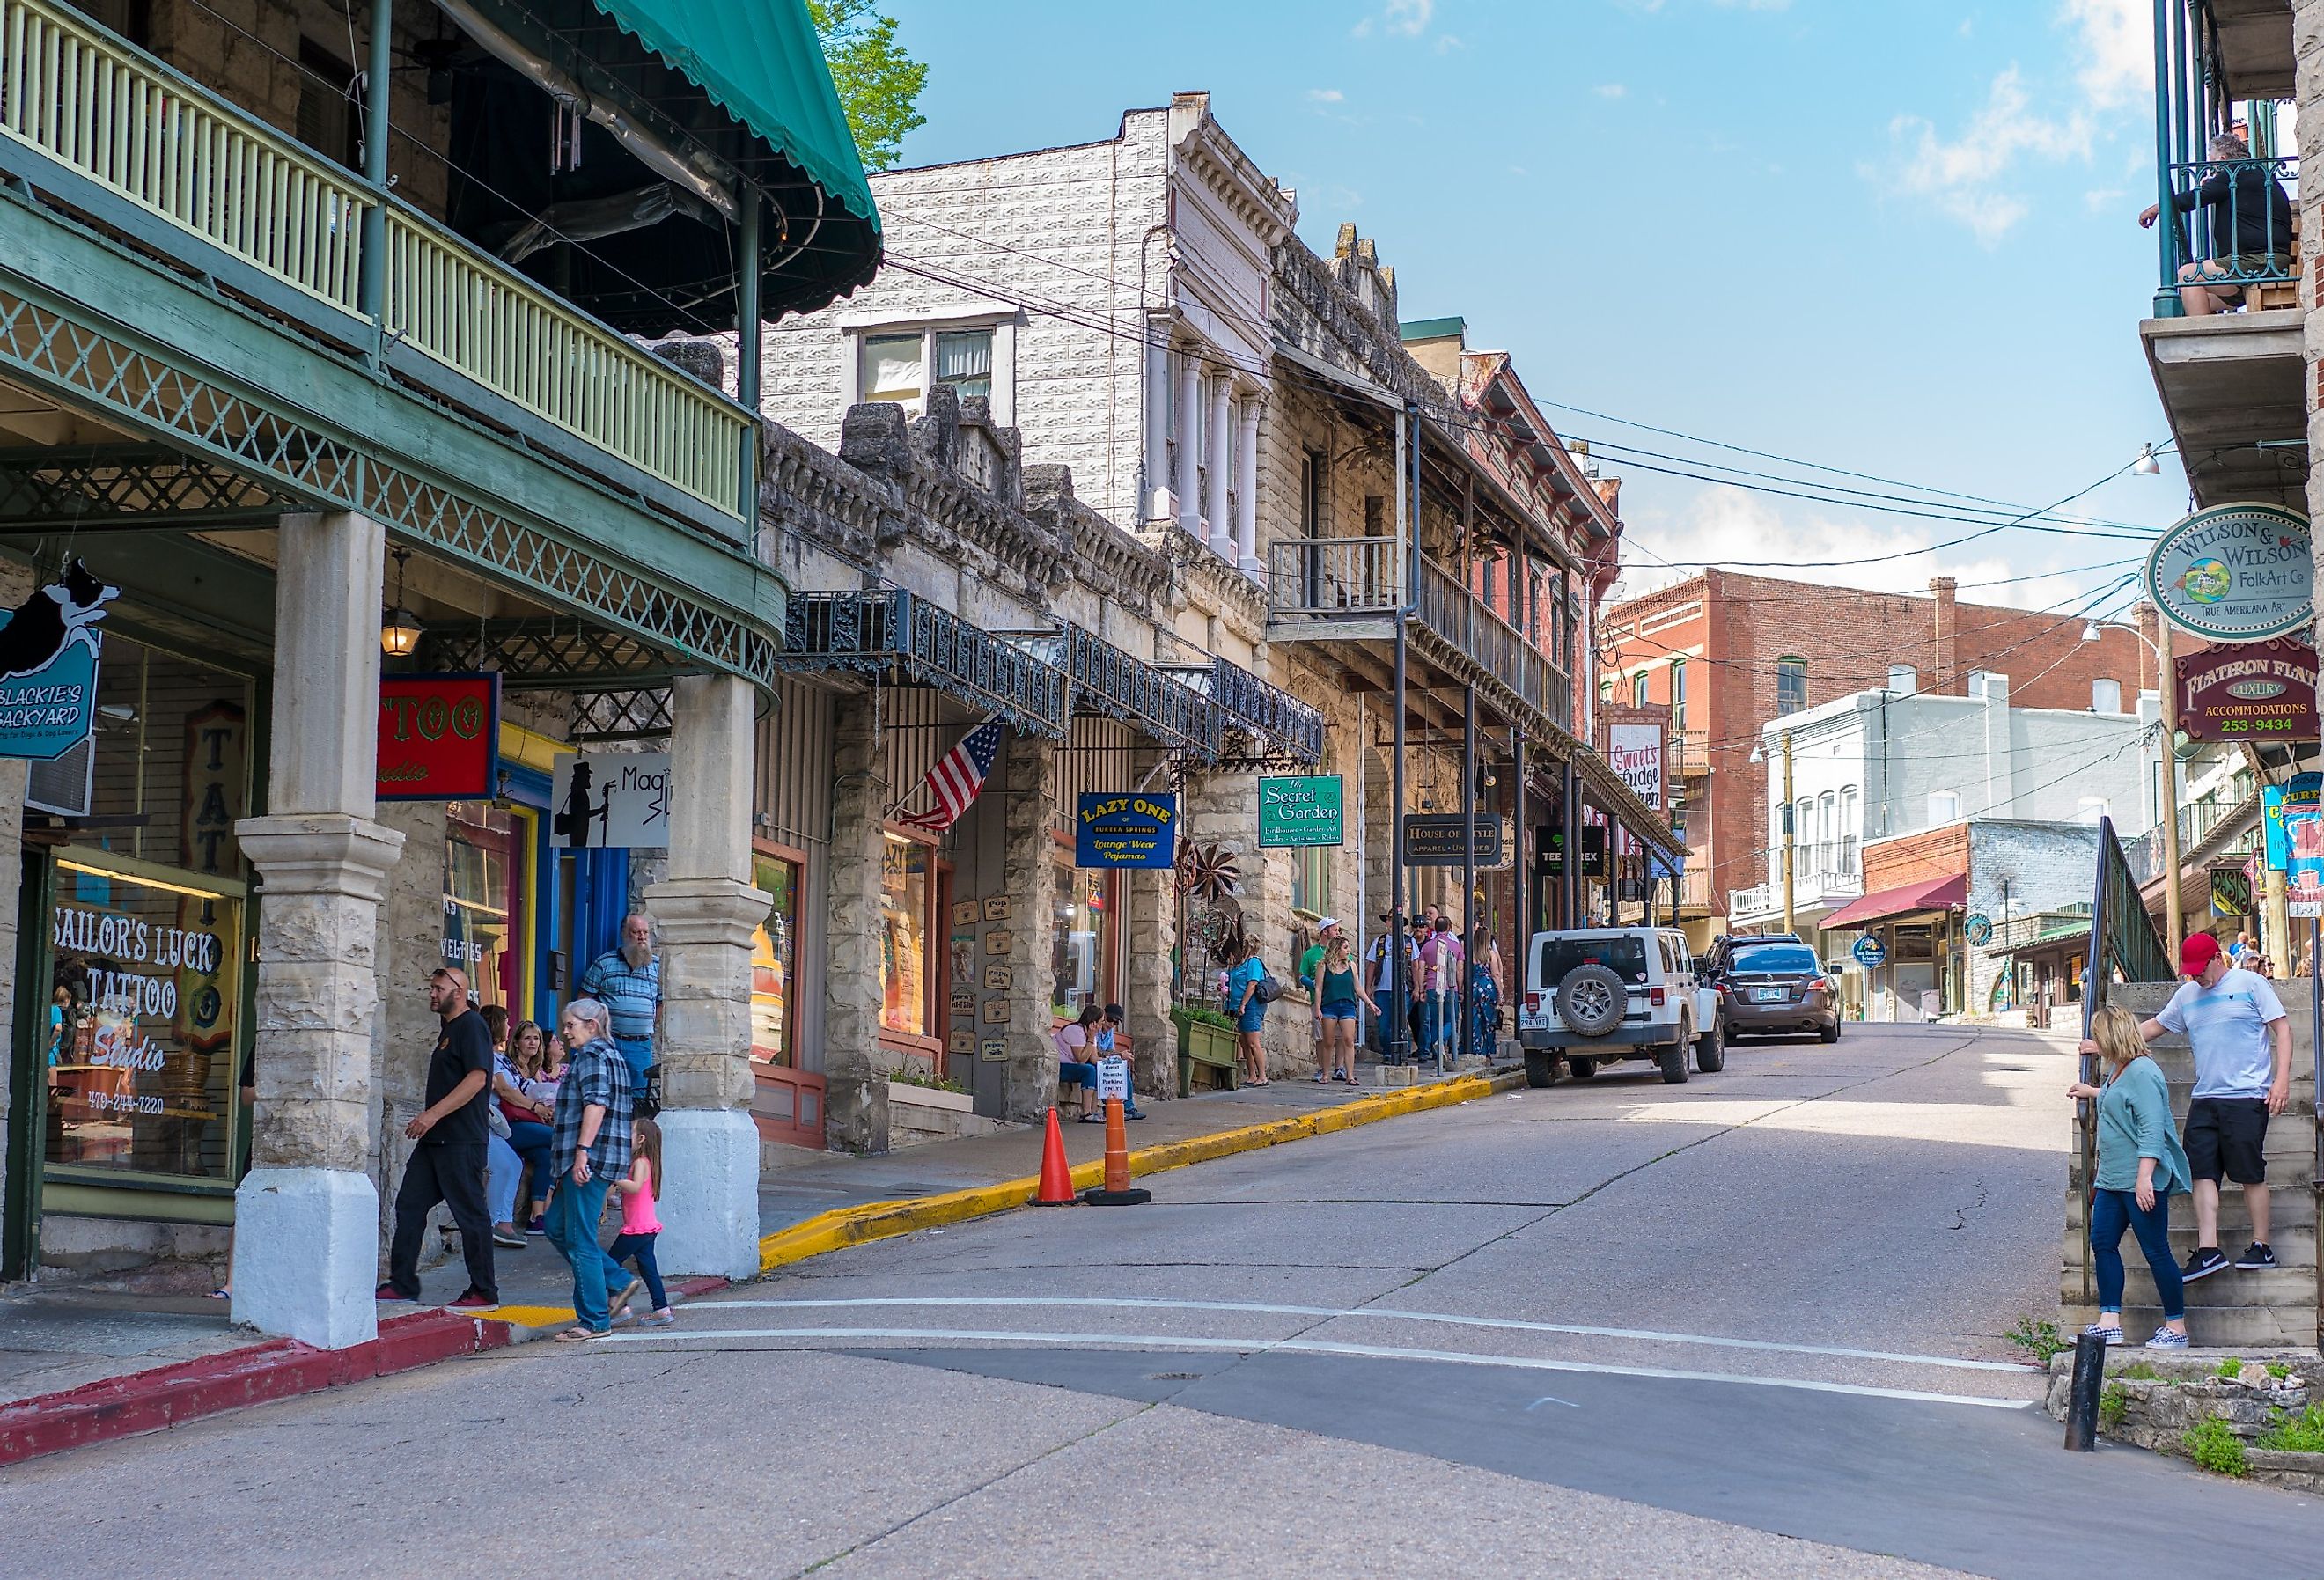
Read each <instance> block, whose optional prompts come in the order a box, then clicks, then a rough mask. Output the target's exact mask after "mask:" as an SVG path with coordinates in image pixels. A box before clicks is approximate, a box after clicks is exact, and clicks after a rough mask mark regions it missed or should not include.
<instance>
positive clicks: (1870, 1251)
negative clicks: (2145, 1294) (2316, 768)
mask: <svg viewBox="0 0 2324 1580" xmlns="http://www.w3.org/2000/svg"><path fill="white" fill-rule="evenodd" d="M2070 1063H2071V1060H2070V1056H2069V1055H2068V1054H2067V1053H2066V1052H2065V1050H2064V1045H2063V1044H2062V1043H2061V1042H2056V1041H2044V1040H2043V1039H2039V1038H2037V1037H2035V1036H2033V1035H2031V1034H2028V1033H2025V1032H2022V1031H2001V1030H1982V1029H1978V1028H1972V1027H1956V1026H1942V1025H1939V1026H1875V1025H1863V1024H1857V1025H1851V1026H1850V1027H1849V1029H1848V1031H1847V1034H1846V1036H1845V1037H1844V1038H1843V1039H1842V1040H1841V1041H1840V1044H1839V1045H1838V1046H1837V1047H1833V1048H1825V1047H1822V1046H1820V1045H1818V1044H1816V1043H1815V1042H1813V1041H1812V1040H1811V1039H1799V1040H1795V1041H1786V1042H1782V1043H1777V1044H1772V1045H1756V1044H1748V1043H1747V1044H1744V1045H1742V1046H1740V1047H1738V1048H1737V1049H1734V1050H1733V1052H1732V1053H1731V1055H1730V1058H1729V1066H1728V1068H1727V1070H1726V1071H1725V1072H1724V1073H1722V1074H1720V1075H1716V1076H1702V1075H1697V1076H1694V1078H1693V1079H1692V1081H1691V1082H1689V1083H1688V1084H1686V1085H1684V1086H1665V1085H1663V1084H1662V1083H1661V1081H1660V1080H1659V1079H1658V1078H1657V1077H1656V1076H1654V1075H1653V1074H1652V1073H1651V1072H1650V1070H1649V1068H1648V1067H1646V1066H1645V1065H1642V1064H1641V1065H1634V1066H1616V1067H1613V1068H1611V1069H1609V1071H1607V1072H1606V1073H1605V1074H1603V1075H1600V1076H1598V1077H1597V1078H1596V1079H1594V1080H1592V1081H1590V1082H1587V1083H1580V1082H1571V1081H1566V1082H1561V1083H1560V1084H1559V1085H1558V1086H1555V1087H1554V1088H1552V1089H1549V1090H1546V1091H1535V1090H1527V1089H1523V1088H1520V1089H1518V1090H1517V1091H1515V1092H1511V1093H1507V1094H1503V1095H1497V1096H1494V1097H1492V1098H1489V1099H1487V1100H1484V1101H1481V1102H1478V1103H1473V1104H1467V1105H1465V1106H1462V1107H1459V1108H1452V1109H1447V1110H1443V1111H1440V1112H1435V1113H1424V1114H1418V1115H1414V1116H1410V1117H1406V1118H1401V1119H1397V1120H1393V1121H1390V1122H1388V1123H1382V1124H1379V1125H1375V1126H1371V1127H1368V1128H1364V1129H1360V1130H1355V1131H1352V1132H1346V1133H1343V1134H1339V1135H1334V1136H1329V1137H1324V1138H1320V1139H1317V1140H1314V1141H1303V1142H1299V1143H1296V1144H1294V1145H1289V1146H1285V1147H1279V1148H1275V1149H1272V1150H1265V1151H1260V1152H1256V1153H1250V1154H1246V1155H1243V1156H1240V1157H1236V1158H1232V1159H1228V1160H1221V1161H1217V1162H1213V1163H1209V1164H1204V1165H1200V1166H1197V1167H1195V1168H1192V1169H1183V1170H1179V1171H1176V1172H1173V1173H1170V1174H1167V1175H1161V1176H1157V1177H1155V1178H1154V1179H1153V1180H1152V1181H1151V1182H1150V1183H1151V1184H1152V1185H1153V1187H1154V1188H1155V1192H1156V1198H1157V1199H1156V1201H1155V1203H1154V1205H1152V1206H1148V1207H1142V1208H1135V1209H1121V1210H1117V1211H1105V1210H1102V1209H1097V1208H1074V1209H1071V1210H1063V1211H1057V1212H1052V1213H1040V1212H1035V1211H1030V1210H1028V1211H1019V1212H1014V1213H1010V1214H1007V1215H1002V1216H1000V1217H997V1218H991V1219H987V1220H982V1221H979V1222H974V1223H970V1224H962V1225H959V1226H957V1227H955V1228H953V1229H950V1230H946V1231H932V1232H927V1233H923V1234H918V1235H916V1236H914V1237H912V1238H910V1239H908V1240H904V1241H899V1242H891V1243H884V1244H877V1245H871V1246H867V1247H863V1248H861V1249H858V1250H854V1251H850V1252H840V1253H835V1254H833V1255H829V1256H825V1257H823V1258H820V1259H817V1260H815V1261H809V1262H807V1263H804V1264H801V1265H799V1266H797V1267H794V1268H791V1269H788V1270H785V1271H784V1272H783V1273H782V1274H781V1275H779V1276H778V1277H775V1278H772V1279H770V1280H765V1281H763V1282H759V1283H754V1284H749V1285H744V1286H741V1287H739V1288H737V1289H734V1290H733V1291H732V1292H731V1293H730V1294H727V1295H724V1296H720V1297H715V1298H710V1299H706V1300H704V1301H700V1302H697V1303H695V1304H692V1305H689V1306H687V1307H685V1308H684V1309H683V1310H682V1311H681V1312H680V1314H679V1321H678V1326H677V1328H676V1329H675V1330H673V1331H669V1332H638V1331H635V1330H624V1331H622V1332H620V1333H619V1334H617V1335H616V1336H615V1337H614V1338H613V1340H611V1341H608V1342H605V1343H603V1344H593V1345H588V1346H585V1347H582V1348H580V1350H579V1353H576V1351H575V1347H574V1346H568V1345H562V1344H530V1345H527V1346H523V1347H521V1348H520V1349H517V1350H513V1351H509V1352H503V1353H501V1354H496V1355H492V1356H488V1357H483V1358H478V1359H474V1360H469V1361H463V1362H459V1363H450V1364H446V1365H441V1366H437V1367H434V1368H432V1369H429V1370H425V1371H421V1372H415V1373H411V1374H409V1375H406V1376H403V1377H401V1378H396V1379H392V1380H389V1381H381V1382H375V1383H371V1384H365V1385H360V1386H356V1387H353V1388H349V1389H346V1390H342V1391H333V1392H330V1393H326V1394H323V1395H320V1396H317V1397H310V1398H306V1399H300V1400H291V1401H287V1402H285V1403H282V1404H279V1405H273V1406H268V1407H264V1408H261V1409H252V1410H247V1411H244V1412H241V1413H237V1414H230V1415H226V1416H224V1417H219V1418H213V1419H209V1420H206V1421H201V1422H197V1423H194V1424H192V1425H189V1426H188V1427H185V1428H180V1429H177V1430H173V1431H171V1432H167V1433H162V1434H159V1435H155V1436H151V1437H143V1438H137V1439H132V1440H128V1441H124V1442H121V1443H117V1444H113V1445H109V1446H101V1447H97V1448H94V1449H88V1450H83V1451H78V1452H74V1453H69V1454H64V1455H57V1456H54V1457H52V1458H49V1459H45V1460H41V1461H37V1462H33V1463H30V1464H27V1465H23V1466H21V1467H19V1468H18V1469H16V1470H15V1471H14V1472H12V1473H11V1474H10V1475H9V1477H8V1478H7V1480H6V1481H5V1483H0V1524H5V1526H6V1527H7V1528H8V1529H13V1530H15V1531H17V1532H19V1533H20V1538H19V1539H18V1540H17V1541H14V1542H12V1543H11V1544H9V1548H10V1551H9V1556H8V1557H7V1558H6V1559H5V1561H0V1572H5V1573H6V1574H9V1575H42V1576H51V1577H54V1576H79V1575H90V1576H95V1575H116V1574H133V1573H134V1574H139V1575H156V1576H161V1575H247V1574H250V1573H253V1572H277V1571H280V1572H290V1573H297V1574H300V1575H311V1576H317V1577H324V1576H337V1575H349V1576H354V1575H403V1574H411V1573H417V1572H440V1573H454V1572H457V1573H462V1574H483V1575H494V1576H512V1577H513V1576H526V1575H570V1574H573V1573H575V1572H576V1570H589V1569H595V1570H601V1571H603V1570H611V1571H614V1572H622V1573H634V1572H641V1571H643V1570H646V1569H651V1570H653V1571H655V1572H659V1573H666V1574H673V1575H753V1576H775V1575H799V1574H804V1573H807V1572H808V1571H810V1570H813V1571H815V1572H816V1573H817V1574H825V1575H835V1576H871V1575H880V1576H905V1575H973V1576H1015V1575H1028V1576H1030V1575H1042V1576H1047V1575H1354V1574H1380V1575H1461V1576H1474V1575H1505V1574H1506V1575H1519V1574H1526V1575H1531V1574H1555V1575H1625V1576H1630V1575H1700V1574H1705V1573H1712V1572H1716V1573H1720V1574H1725V1575H1910V1574H1926V1573H1932V1572H1938V1571H1944V1570H1959V1571H1967V1572H1970V1573H1976V1574H1982V1575H2001V1576H2036V1575H2061V1574H2066V1573H2070V1572H2071V1573H2082V1574H2090V1575H2108V1576H2137V1575H2176V1574H2181V1573H2185V1572H2188V1571H2190V1569H2193V1568H2195V1567H2196V1566H2199V1565H2205V1564H2211V1565H2216V1564H2217V1563H2218V1562H2219V1561H2220V1560H2221V1559H2222V1558H2223V1557H2228V1555H2230V1554H2231V1555H2232V1557H2230V1558H2229V1559H2228V1561H2230V1562H2231V1563H2232V1565H2233V1567H2234V1572H2235V1573H2236V1574H2237V1575H2239V1576H2242V1577H2247V1580H2264V1577H2267V1576H2275V1575H2286V1576H2290V1575H2314V1574H2317V1573H2319V1570H2320V1569H2324V1557H2319V1533H2324V1512H2319V1510H2318V1509H2317V1508H2316V1506H2315V1504H2314V1502H2313V1501H2310V1500H2302V1499H2299V1498H2295V1497H2293V1496H2292V1495H2289V1494H2285V1493H2282V1492H2273V1491H2270V1490H2267V1489H2264V1488H2256V1487H2247V1486H2242V1485H2237V1484H2234V1483H2227V1482H2223V1481H2219V1480H2217V1479H2215V1478H2207V1477H2205V1476H2204V1475H2202V1474H2200V1473H2199V1472H2196V1471H2194V1470H2192V1469H2191V1468H2190V1467H2189V1466H2187V1465H2184V1464H2182V1463H2180V1462H2177V1461H2171V1460H2164V1459H2160V1458H2156V1457H2153V1456H2150V1455H2144V1454H2142V1453H2139V1452H2136V1451H2135V1450H2129V1449H2122V1448H2108V1449H2106V1450H2103V1451H2101V1452H2100V1453H2099V1454H2098V1455H2089V1456H2082V1455H2075V1456H2069V1455H2065V1454H2064V1453H2063V1452H2062V1451H2061V1449H2060V1448H2059V1446H2058V1442H2059V1436H2060V1433H2059V1428H2057V1427H2056V1426H2055V1424H2054V1423H2053V1422H2052V1421H2051V1420H2050V1418H2048V1417H2047V1416H2046V1415H2045V1414H2043V1412H2042V1410H2041V1409H2040V1408H2039V1406H2038V1404H2036V1403H2034V1402H2033V1401H2035V1400H2038V1398H2039V1396H2040V1392H2041V1382H2040V1380H2039V1379H2038V1378H2037V1377H2035V1376H2033V1374H2031V1373H2030V1372H2028V1371H2026V1370H2025V1369H2024V1368H2023V1367H2022V1366H2020V1365H2018V1364H2016V1363H2017V1362H2018V1361H2019V1360H2020V1359H2021V1357H2020V1356H2018V1355H2017V1354H2016V1353H2015V1352H2014V1351H2013V1350H2012V1349H2011V1348H2010V1347H2009V1345H2008V1344H2006V1342H2005V1341H2004V1339H2003V1337H2002V1335H2003V1334H2004V1333H2005V1332H2006V1330H2007V1329H2008V1328H2009V1327H2010V1326H2013V1325H2014V1324H2015V1322H2016V1321H2017V1319H2018V1318H2019V1317H2023V1316H2027V1315H2033V1316H2043V1315H2048V1314H2051V1313H2053V1312H2054V1311H2055V1309H2056V1280H2057V1261H2058V1258H2057V1244H2058V1237H2059V1232H2060V1205H2061V1199H2062V1191H2063V1184H2064V1174H2065V1161H2064V1151H2065V1148H2066V1145H2067V1139H2068V1133H2069V1124H2068V1119H2069V1111H2068V1108H2067V1105H2066V1104H2064V1103H2063V1102H2062V1101H2061V1100H2060V1097H2059V1094H2060V1092H2061V1089H2062V1088H2063V1086H2064V1085H2065V1084H2066V1082H2067V1080H2068V1079H2069V1078H2070V1073H2069V1072H2070ZM2230 1537H2231V1539H2230ZM2223 1542H2224V1543H2225V1545H2224V1546H2223V1545H2222V1543H2223Z"/></svg>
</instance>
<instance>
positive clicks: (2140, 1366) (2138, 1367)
mask: <svg viewBox="0 0 2324 1580" xmlns="http://www.w3.org/2000/svg"><path fill="white" fill-rule="evenodd" d="M2117 1375H2119V1376H2123V1377H2127V1378H2129V1379H2130V1380H2131V1381H2133V1382H2155V1381H2161V1377H2162V1374H2161V1373H2160V1372H2156V1371H2155V1369H2154V1368H2153V1366H2151V1365H2149V1364H2147V1363H2145V1362H2144V1361H2133V1362H2132V1363H2130V1364H2129V1365H2127V1366H2125V1367H2124V1368H2123V1369H2122V1371H2121V1372H2118V1373H2117Z"/></svg>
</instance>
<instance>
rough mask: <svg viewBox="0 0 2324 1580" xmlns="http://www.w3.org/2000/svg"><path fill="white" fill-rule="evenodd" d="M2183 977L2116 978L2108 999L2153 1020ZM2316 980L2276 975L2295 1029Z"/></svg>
mask: <svg viewBox="0 0 2324 1580" xmlns="http://www.w3.org/2000/svg"><path fill="white" fill-rule="evenodd" d="M2181 980H2182V979H2181V978H2177V977H2174V978H2172V980H2171V981H2169V982H2117V983H2115V984H2113V985H2111V986H2109V987H2108V988H2107V1003H2110V1004H2120V1005H2121V1006H2122V1007H2123V1008H2124V1009H2126V1010H2128V1011H2129V1012H2131V1013H2132V1014H2134V1015H2136V1016H2137V1017H2138V1018H2139V1019H2140V1020H2142V1021H2151V1020H2153V1018H2154V1017H2155V1015H2156V1014H2157V1013H2158V1012H2160V1011H2161V1010H2162V1008H2163V1005H2165V1004H2167V1003H2170V1002H2171V995H2172V993H2177V992H2178V991H2179V984H2180V982H2181ZM2313 993H2314V987H2313V984H2311V983H2310V981H2309V979H2308V978H2307V977H2304V976H2279V977H2277V978H2276V979H2275V996H2276V997H2277V998H2279V999H2281V1000H2282V1001H2283V1012H2284V1013H2285V1014H2286V1015H2288V1016H2290V1017H2291V1019H2292V1030H2294V1031H2298V1030H2301V1027H2302V1026H2303V1025H2304V1024H2305V1023H2306V1021H2307V1019H2308V1017H2309V1015H2310V1012H2311V1011H2312V1008H2313V1005H2312V997H2313Z"/></svg>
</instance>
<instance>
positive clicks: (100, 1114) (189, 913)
mask: <svg viewBox="0 0 2324 1580" xmlns="http://www.w3.org/2000/svg"><path fill="white" fill-rule="evenodd" d="M129 865H130V864H129V863H124V862H120V861H116V860H113V859H108V858H105V857H102V856H99V855H96V853H88V855H82V854H81V853H78V852H75V851H72V850H67V851H64V852H62V853H60V855H59V856H58V858H57V891H56V893H57V898H56V904H55V907H54V909H53V910H52V911H51V915H50V917H49V919H48V925H49V929H50V937H51V943H52V945H53V947H54V952H55V953H54V958H55V971H54V975H53V977H52V979H51V984H50V986H51V995H50V1003H49V1018H48V1048H47V1059H46V1062H47V1066H48V1124H47V1129H48V1135H47V1142H46V1150H45V1154H44V1155H45V1157H46V1158H47V1160H48V1161H49V1162H50V1163H51V1164H57V1165H72V1166H78V1167H81V1168H95V1169H116V1170H123V1171H134V1172H137V1173H143V1174H167V1175H178V1176H181V1177H188V1178H198V1179H215V1180H221V1181H226V1182H231V1180H232V1179H233V1174H232V1172H231V1169H232V1166H233V1157H232V1150H233V1149H232V1141H231V1138H232V1134H233V1123H232V1120H233V1103H234V1100H235V1088H236V1087H237V1086H239V1084H240V1082H239V1079H238V1075H239V1072H238V1070H237V1068H236V1051H235V1050H236V1049H237V1047H238V1046H239V1035H240V1030H241V1008H242V988H241V981H240V974H241V966H242V958H243V947H244V946H243V932H242V919H243V903H242V901H241V900H240V899H239V898H237V897H235V895H234V894H232V893H228V892H211V891H209V890H208V889H207V888H203V887H197V886H195V885H193V884H191V883H189V882H179V881H176V880H175V879H173V878H171V877H169V876H166V875H164V874H165V873H167V872H168V869H155V870H152V871H150V872H149V871H146V870H143V864H137V865H138V866H139V867H140V869H141V870H139V871H137V872H134V873H133V872H130V871H127V870H124V869H125V868H126V867H127V866H129Z"/></svg>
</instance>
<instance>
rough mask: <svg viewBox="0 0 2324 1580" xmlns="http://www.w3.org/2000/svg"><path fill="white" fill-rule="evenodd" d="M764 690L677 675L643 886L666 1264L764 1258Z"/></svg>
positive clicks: (726, 1268) (745, 1273)
mask: <svg viewBox="0 0 2324 1580" xmlns="http://www.w3.org/2000/svg"><path fill="white" fill-rule="evenodd" d="M757 700H758V699H757V696H756V694H755V693H754V692H753V691H752V688H751V685H750V683H749V682H748V681H746V680H742V679H736V678H735V677H733V676H731V675H681V676H679V677H678V679H676V680H675V681H673V682H672V683H671V686H670V729H669V773H670V783H671V785H672V787H673V789H674V792H675V793H673V794H672V795H671V797H670V806H669V876H668V877H666V878H664V879H663V880H662V881H661V882H658V883H653V884H650V885H649V886H648V887H647V889H646V910H647V911H648V912H649V913H650V915H651V916H652V917H653V919H654V925H655V928H656V929H657V930H658V931H659V933H660V936H661V1031H660V1037H659V1041H658V1042H657V1044H656V1047H655V1056H656V1058H658V1059H659V1062H660V1065H661V1069H662V1101H663V1104H664V1106H663V1108H662V1112H661V1117H660V1121H659V1123H660V1124H661V1134H662V1164H663V1169H664V1171H665V1175H666V1177H667V1179H668V1184H667V1185H666V1187H664V1190H663V1193H662V1197H661V1200H660V1202H659V1207H660V1213H661V1239H660V1242H659V1244H658V1246H657V1247H656V1252H657V1255H658V1256H659V1260H660V1261H661V1263H662V1265H663V1270H664V1271H666V1272H669V1273H672V1274H678V1275H683V1274H687V1273H711V1274H717V1275H720V1276H723V1277H725V1278H730V1279H733V1278H748V1277H751V1276H752V1275H753V1274H755V1273H756V1272H757V1271H758V1270H759V1130H758V1126H757V1125H755V1124H753V1123H752V1121H751V1115H750V1113H748V1112H747V1110H748V1108H749V1105H750V1102H751V1087H752V1078H751V937H752V933H753V931H755V930H756V929H757V928H758V926H759V924H760V923H761V922H762V921H764V920H765V919H766V916H767V908H768V907H769V906H770V905H771V904H772V903H773V902H774V901H773V897H772V896H771V895H770V894H768V893H767V892H765V891H764V890H761V889H758V888H755V887H753V886H752V882H751V771H752V762H753V760H754V753H752V740H753V735H754V733H755V720H756V716H757Z"/></svg>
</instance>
